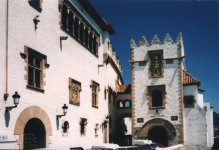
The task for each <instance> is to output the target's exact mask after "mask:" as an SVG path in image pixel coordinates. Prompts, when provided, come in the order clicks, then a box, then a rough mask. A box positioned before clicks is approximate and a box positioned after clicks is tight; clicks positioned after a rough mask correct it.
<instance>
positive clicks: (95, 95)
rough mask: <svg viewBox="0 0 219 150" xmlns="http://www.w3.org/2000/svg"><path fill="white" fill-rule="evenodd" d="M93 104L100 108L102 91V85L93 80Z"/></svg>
mask: <svg viewBox="0 0 219 150" xmlns="http://www.w3.org/2000/svg"><path fill="white" fill-rule="evenodd" d="M90 87H91V104H92V107H93V108H98V104H99V101H98V97H99V94H98V93H99V91H100V85H99V83H97V82H95V81H93V80H91V85H90Z"/></svg>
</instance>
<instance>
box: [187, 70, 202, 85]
mask: <svg viewBox="0 0 219 150" xmlns="http://www.w3.org/2000/svg"><path fill="white" fill-rule="evenodd" d="M183 85H198V86H200V85H201V82H200V81H198V80H197V79H195V78H194V77H193V76H192V75H190V74H189V72H188V71H186V70H183Z"/></svg>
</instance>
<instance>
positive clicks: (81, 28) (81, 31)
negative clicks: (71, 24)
mask: <svg viewBox="0 0 219 150" xmlns="http://www.w3.org/2000/svg"><path fill="white" fill-rule="evenodd" d="M80 40H81V42H82V43H84V25H83V23H81V24H80Z"/></svg>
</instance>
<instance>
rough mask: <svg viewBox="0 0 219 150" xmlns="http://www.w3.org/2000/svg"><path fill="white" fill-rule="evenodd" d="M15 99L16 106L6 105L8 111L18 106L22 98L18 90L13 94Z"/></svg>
mask: <svg viewBox="0 0 219 150" xmlns="http://www.w3.org/2000/svg"><path fill="white" fill-rule="evenodd" d="M12 97H13V99H14V104H15V106H10V107H5V108H6V112H9V111H11V110H12V109H13V108H16V107H17V105H18V104H19V99H20V97H21V96H20V95H19V94H18V92H17V91H16V92H15V94H14V95H12Z"/></svg>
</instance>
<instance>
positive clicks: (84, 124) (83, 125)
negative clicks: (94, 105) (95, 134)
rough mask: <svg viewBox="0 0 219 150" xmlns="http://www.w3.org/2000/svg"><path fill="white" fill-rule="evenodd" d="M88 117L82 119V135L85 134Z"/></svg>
mask: <svg viewBox="0 0 219 150" xmlns="http://www.w3.org/2000/svg"><path fill="white" fill-rule="evenodd" d="M87 124H88V123H87V119H86V118H81V121H80V126H81V135H85V131H86V130H85V127H86V125H87Z"/></svg>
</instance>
